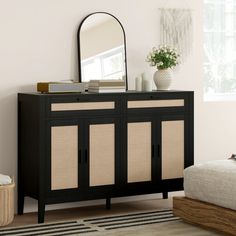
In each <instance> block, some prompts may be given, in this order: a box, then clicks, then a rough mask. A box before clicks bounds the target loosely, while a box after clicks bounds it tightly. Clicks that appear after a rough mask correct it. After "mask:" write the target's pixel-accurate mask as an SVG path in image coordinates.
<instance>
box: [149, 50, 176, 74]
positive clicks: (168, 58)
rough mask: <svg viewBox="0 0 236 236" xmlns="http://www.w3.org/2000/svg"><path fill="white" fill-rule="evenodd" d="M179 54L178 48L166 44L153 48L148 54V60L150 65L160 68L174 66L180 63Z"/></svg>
mask: <svg viewBox="0 0 236 236" xmlns="http://www.w3.org/2000/svg"><path fill="white" fill-rule="evenodd" d="M179 56H180V55H179V54H178V53H177V51H176V49H173V48H171V47H168V46H166V45H164V46H159V48H155V47H154V48H153V49H152V51H151V52H150V53H149V54H148V56H147V60H146V61H147V62H149V63H150V66H155V67H156V68H157V69H158V70H160V69H168V68H173V67H175V66H176V65H178V64H179V61H178V59H179Z"/></svg>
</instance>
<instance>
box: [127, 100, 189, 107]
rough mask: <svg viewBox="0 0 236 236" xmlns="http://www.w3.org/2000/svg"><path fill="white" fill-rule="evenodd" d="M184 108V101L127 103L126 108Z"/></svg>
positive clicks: (139, 101) (137, 101) (138, 101)
mask: <svg viewBox="0 0 236 236" xmlns="http://www.w3.org/2000/svg"><path fill="white" fill-rule="evenodd" d="M160 107H184V99H168V100H167V99H166V100H157V99H155V100H136V101H128V103H127V108H128V109H132V108H160Z"/></svg>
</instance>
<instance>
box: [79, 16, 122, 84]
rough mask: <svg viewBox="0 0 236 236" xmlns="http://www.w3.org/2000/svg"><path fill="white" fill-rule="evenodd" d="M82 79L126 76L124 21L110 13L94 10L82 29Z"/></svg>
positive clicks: (80, 49)
mask: <svg viewBox="0 0 236 236" xmlns="http://www.w3.org/2000/svg"><path fill="white" fill-rule="evenodd" d="M78 41H79V45H78V47H80V48H79V51H80V76H81V78H80V81H81V82H88V81H90V80H117V79H119V80H125V81H126V58H125V57H126V55H125V35H124V31H123V28H122V27H121V25H120V23H119V22H118V21H117V19H116V18H114V17H113V16H112V15H110V14H107V13H94V14H91V15H89V16H88V17H87V18H85V20H84V21H83V22H82V24H81V26H80V31H79V40H78Z"/></svg>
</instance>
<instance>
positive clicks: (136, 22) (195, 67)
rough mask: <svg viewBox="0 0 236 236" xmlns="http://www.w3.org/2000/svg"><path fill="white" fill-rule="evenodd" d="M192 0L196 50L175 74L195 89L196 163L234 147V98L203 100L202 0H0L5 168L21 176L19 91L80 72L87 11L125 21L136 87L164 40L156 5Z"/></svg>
mask: <svg viewBox="0 0 236 236" xmlns="http://www.w3.org/2000/svg"><path fill="white" fill-rule="evenodd" d="M166 2H167V3H166ZM188 2H189V5H190V6H189V7H191V8H192V9H194V11H193V15H194V42H193V52H192V56H191V57H190V58H189V60H188V61H187V62H186V63H185V64H184V65H182V66H181V67H180V68H179V69H178V71H177V72H176V73H175V78H174V83H173V86H172V88H173V89H189V90H194V91H195V160H196V162H197V163H198V162H203V161H207V160H213V159H223V158H227V157H228V156H229V155H230V154H231V153H233V152H235V149H236V148H235V146H236V145H235V139H234V135H235V130H236V122H235V117H234V115H236V110H235V109H234V106H235V105H236V103H235V102H208V103H205V102H203V94H202V92H203V88H202V86H203V81H202V80H203V71H202V58H203V55H202V1H200V0H192V1H191V2H190V1H188V0H172V1H165V0H148V1H146V0H128V1H127V0H119V1H117V0H99V1H94V0H86V1H82V0H70V1H68V0H40V1H38V0H21V1H19V0H0V78H1V86H0V172H1V173H5V174H9V175H14V176H16V175H17V171H16V169H17V105H16V104H17V96H16V94H17V93H18V92H27V91H32V90H35V85H36V83H37V82H38V81H58V80H62V79H69V78H70V79H74V78H77V75H78V73H77V54H76V52H77V49H76V31H77V28H78V25H79V23H80V21H81V20H82V18H83V17H85V16H86V15H87V14H89V13H91V12H95V11H107V12H110V13H112V14H114V15H115V16H116V17H118V18H119V19H120V21H121V22H122V23H123V26H124V28H125V30H126V37H127V55H128V78H129V88H130V89H132V88H134V77H135V76H136V75H138V74H139V73H141V72H143V71H147V72H149V73H153V71H154V70H153V69H152V68H149V66H148V64H147V63H146V62H145V57H146V55H147V53H148V52H149V50H150V49H151V48H152V47H153V46H155V45H158V39H159V35H158V30H159V26H158V20H159V18H158V16H159V11H158V8H159V7H163V6H164V5H165V6H167V7H172V6H175V7H186V3H188ZM27 206H28V209H29V208H30V209H33V208H32V205H30V204H29V203H27Z"/></svg>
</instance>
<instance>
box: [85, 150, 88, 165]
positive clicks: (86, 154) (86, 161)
mask: <svg viewBox="0 0 236 236" xmlns="http://www.w3.org/2000/svg"><path fill="white" fill-rule="evenodd" d="M84 163H85V164H87V163H88V149H85V150H84Z"/></svg>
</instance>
